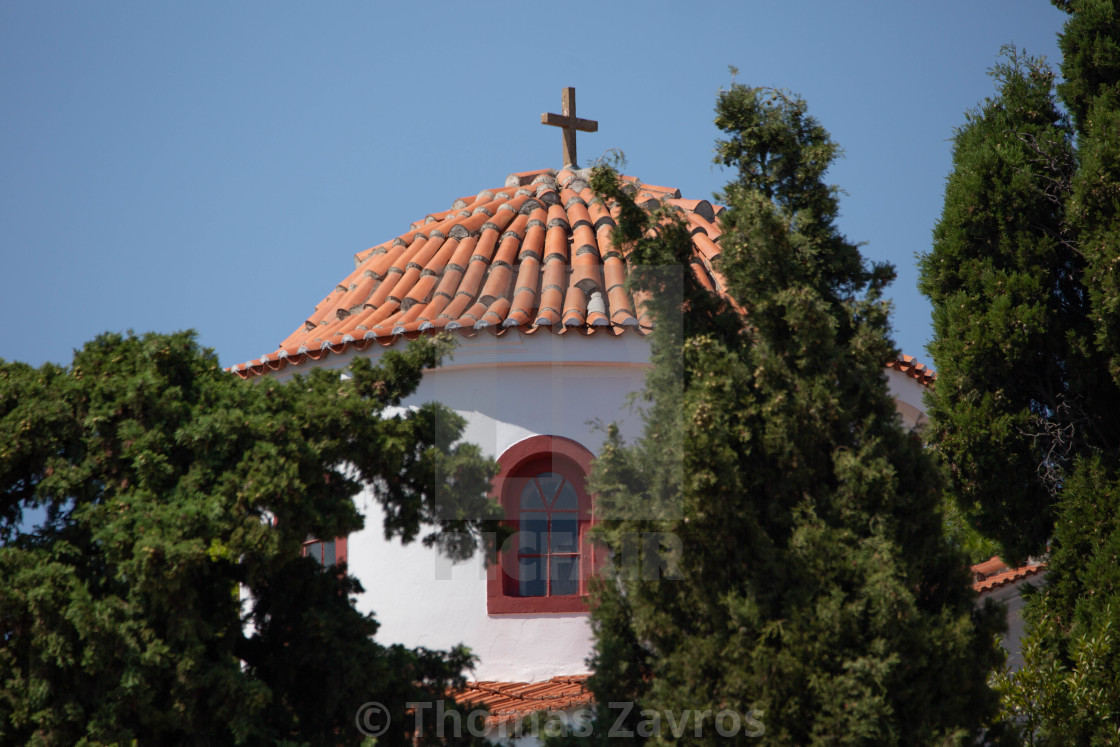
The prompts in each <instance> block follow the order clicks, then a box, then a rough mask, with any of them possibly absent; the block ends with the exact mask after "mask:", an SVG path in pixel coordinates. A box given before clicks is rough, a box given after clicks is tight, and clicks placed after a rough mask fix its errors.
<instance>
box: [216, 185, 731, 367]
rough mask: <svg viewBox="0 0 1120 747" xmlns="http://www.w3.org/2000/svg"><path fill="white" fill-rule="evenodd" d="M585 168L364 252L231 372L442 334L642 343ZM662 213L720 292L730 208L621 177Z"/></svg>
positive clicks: (642, 328) (502, 191)
mask: <svg viewBox="0 0 1120 747" xmlns="http://www.w3.org/2000/svg"><path fill="white" fill-rule="evenodd" d="M589 179H590V171H589V170H587V169H582V170H581V169H570V168H566V169H562V170H561V171H559V172H557V171H554V170H552V169H542V170H539V171H528V172H523V173H518V174H511V175H510V176H508V177H507V178H506V180H505V186H503V187H500V188H497V189H485V190H482V191H481V192H479V193H478V194H477V195H473V196H470V197H464V198H461V199H458V200H456V201H455V202H454V204H453V205H452V206H451V207H450V208H449V209H447V210H443V211H441V212H436V213H431V214H429V215H427V216H425V217H424V218H423V219H421V220H419V221H416V222H414V223H412V225H411V226H409V228H408V230H407V231H405V232H404V233H402V234H400V235H399V236H396V237H395V238H392V239H389V240H388V241H385V242H383V243H381V244H378V245H377V246H374V247H372V248H370V249H367V250H365V251H362V252H359V253H358V254H356V255H354V264H355V268H354V270H353V272H350V273H349V274H348V275H347V276H346V277H345V278H344V279H342V280H341V281H340V282H339V283H338V285H337V286H335V288H334V289H333V290H332V291H331V292H330V293H328V294H327V295H326V297H325V298H324V299H323V300H322V301H321V302H319V304H318V305H317V306H316V307H315V311H314V313H313V314H311V315H310V316H309V317H308V318H307V319H306V320H305V321H304V322H303V323H302V324H300V325H299V327H298V328H297V329H296V330H295V331H294V332H292V334H290V335H289V336H288V337H287V339H285V340H284V341H283V342H282V343H281V344H280V346H279V348H278V349H277V350H276V351H274V352H272V353H269V354H268V355H265V356H263V357H261V358H260V359H258V360H255V361H249V362H247V363H244V364H241V365H239V366H233V367H232V369H231V370H233V371H234V372H236V373H237V374H238V375H240V376H242V377H245V378H248V377H251V376H255V375H260V374H264V373H267V372H269V371H276V370H279V369H281V368H285V367H287V366H290V365H299V364H301V363H303V362H305V361H307V360H321V359H322V358H324V357H325V356H327V355H330V354H341V353H345V352H347V351H349V350H351V349H357V350H365V349H367V348H368V347H369V346H371V345H374V344H378V345H384V346H389V345H393V344H394V343H397V342H399V341H400V340H402V338H403V339H412V338H414V337H416V336H418V335H422V334H428V333H436V332H444V331H446V332H452V331H453V332H457V333H458V334H460V335H464V336H473V335H478V334H495V335H501V334H505V333H506V332H508V331H509V330H511V329H516V330H518V331H520V332H522V333H527V334H537V333H541V332H542V331H544V332H546V333H549V334H557V335H562V334H575V335H592V334H605V335H624V334H636V335H644V334H646V333H647V332H648V330H649V328H650V324H651V321H650V319H649V318H648V316H647V315H646V313H645V312H644V310H643V307H642V304H641V299H640V298H638V299H635V298H633V297H631V295H630V294H629V293H627V291H626V288H625V280H626V276H627V265H626V253H625V252H624V251H622V250H620V249H619V248H618V247H616V246H614V244H613V243H612V241H611V231H612V229H613V228H614V226H615V218H616V217H617V214H618V207H617V205H608V204H604V202H603V200H602V199H601V198H600V197H598V196H597V195H596V194H595V193H594V192H593V191H592V190H591V187H590V186H589V185H588V181H589ZM622 179H623V181H624V188H625V189H628V190H633V192H632V194H633V195H634V197H635V199H636V201H637V202H638V204H639V205H641V206H642V207H644V208H646V209H649V210H652V209H654V208H656V207H662V206H667V207H669V208H670V209H671V210H673V211H675V212H677V213H679V215H680V217H681V218H682V219H683V220H684V221H685V222H686V223H687V225H688V226H689V227H690V229H691V231H692V241H693V255H692V259H691V262H690V264H691V270H692V272H693V273H694V274H695V275H696V277H697V278H698V279H699V281H700V282H701V283H702V284H703V285H704V286H705V287H707V288H709V289H711V290H713V291H716V292H718V291H720V290H721V289H722V288H723V287H724V286H725V283H724V282H723V280H722V277H721V276H720V274H719V273H718V271H717V270H715V269H714V268H713V266H712V263H713V260H714V259H715V257H717V256H718V255H719V252H720V249H719V244H718V242H719V237H720V229H719V226H718V220H717V216H718V215H719V213H720V212H722V210H723V208H721V207H718V206H713V205H712V204H711V203H710V202H708V201H707V200H686V199H682V198H681V194H680V191H679V190H676V189H672V188H669V187H657V186H652V185H649V184H644V183H642V182H641V181H640V180H638V179H636V178H634V177H630V176H623V177H622Z"/></svg>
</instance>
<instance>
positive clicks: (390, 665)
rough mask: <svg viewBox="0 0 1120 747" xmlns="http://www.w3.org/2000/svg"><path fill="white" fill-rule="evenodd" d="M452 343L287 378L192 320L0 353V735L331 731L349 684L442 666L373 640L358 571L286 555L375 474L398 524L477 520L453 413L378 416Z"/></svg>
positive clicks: (404, 682) (356, 519)
mask: <svg viewBox="0 0 1120 747" xmlns="http://www.w3.org/2000/svg"><path fill="white" fill-rule="evenodd" d="M448 349H449V346H448V343H447V342H446V341H444V340H430V339H429V340H424V341H421V342H419V344H415V345H413V346H411V347H410V348H408V349H406V350H404V351H400V352H389V353H388V354H386V355H385V356H384V357H383V358H382V360H381V362H380V363H379V365H378V366H371V365H370V364H369V363H368V362H367V361H364V360H357V361H355V363H354V364H353V365H352V367H351V369H350V371H349V373H348V376H347V377H345V378H342V379H340V377H339V375H338V373H337V372H329V371H323V370H315V371H312V372H311V373H310V375H308V376H306V377H301V376H296V377H293V379H292V380H291V381H289V382H288V383H285V384H279V383H277V382H275V381H272V380H265V381H259V382H247V381H242V380H240V379H238V378H237V377H235V376H233V375H232V374H229V373H226V372H224V371H222V370H221V369H220V368H219V366H218V364H217V360H216V359H215V358H214V356H213V354H212V353H210V352H209V351H206V350H201V349H199V348H198V347H197V345H196V344H195V342H194V340H193V336H192V335H191V334H189V333H180V334H175V335H155V334H151V335H145V336H143V337H135V336H131V335H130V336H127V337H122V336H120V335H105V336H102V337H100V338H98V339H97V340H94V341H93V342H91V343H89V344H88V345H86V346H85V347H84V348H83V349H82V350H80V351H78V352H77V353H76V354H75V357H74V362H73V364H72V365H71V366H70V367H69V368H68V369H63V368H59V367H56V366H51V365H47V366H44V367H43V368H42V369H32V368H30V367H27V366H24V365H22V364H18V363H11V364H10V363H0V442H2V443H4V444H5V446H4V451H3V459H0V500H2V501H3V502H2V503H0V537H2V539H3V545H2V546H0V568H2V569H3V571H2V572H3V578H4V579H5V583H4V586H3V587H2V588H0V633H2V635H0V741H4V742H25V741H34V740H40V741H54V742H64V743H75V742H78V741H81V740H83V739H85V740H88V741H89V742H90V743H118V742H128V741H130V740H138V741H139V742H141V743H170V742H180V741H188V740H195V741H209V742H215V743H247V742H252V743H256V742H260V741H269V740H277V739H297V740H301V741H305V742H306V741H310V742H312V743H331V744H333V743H335V742H336V741H337V739H338V735H339V734H340V733H351V732H350V731H349V727H350V725H351V723H352V722H351V719H352V718H353V714H354V712H355V711H356V709H357V707H358V706H359V705H360V704H361V703H362V702H365V701H366V700H369V699H370V698H374V699H381V700H384V701H385V702H391V701H399V702H402V703H403V702H405V701H406V700H409V699H419V698H420V696H421V695H422V694H423V693H424V692H426V691H427V690H426V689H427V688H436V689H439V688H443V687H446V686H448V685H449V684H450V683H452V682H453V681H455V680H456V678H458V677H459V676H460V672H461V669H462V666H463V665H464V664H465V663H466V662H468V661H469V658H468V657H467V656H466V655H465V654H464V653H463V652H452V654H450V656H449V657H448V658H446V659H444V658H442V656H441V655H440V654H439V653H438V652H418V653H413V652H410V651H407V650H403V649H401V650H387V649H385V648H383V647H381V646H379V645H378V644H376V643H375V642H374V641H373V640H372V639H371V636H372V635H373V633H374V632H375V631H376V628H377V624H376V622H375V621H374V620H373V618H372V617H369V616H365V615H361V614H359V613H358V612H357V611H356V610H355V609H354V607H353V604H352V599H351V598H352V595H353V594H356V593H358V592H359V591H360V587H359V586H358V584H357V582H356V581H354V580H353V579H351V578H349V577H347V576H345V575H342V574H340V573H339V572H338V569H333V568H327V569H324V568H322V567H321V566H319V565H317V564H316V563H314V562H312V561H311V560H309V559H307V558H301V557H300V548H301V545H302V543H303V541H304V539H305V538H306V537H307V536H308V535H309V534H313V535H316V536H320V537H326V538H331V537H335V536H340V535H345V534H348V533H351V532H354V531H356V530H357V529H359V528H360V527H361V526H362V517H361V516H360V514H359V513H358V511H357V509H356V508H355V506H354V502H353V497H354V495H356V494H357V492H358V491H359V490H360V489H362V486H363V485H364V484H370V483H373V484H374V485H377V486H380V487H381V490H378V491H377V497H378V499H379V501H380V502H381V503H382V505H383V506H384V508H385V510H386V512H387V514H389V515H390V516H391V520H390V521H389V522H388V525H389V526H390V527H391V531H392V532H393V533H394V534H397V535H399V536H401V537H402V538H403V539H405V540H406V541H408V540H410V539H412V538H414V537H416V536H417V534H418V533H419V531H420V527H421V525H424V524H435V525H437V527H446V526H448V525H451V524H453V525H454V527H455V529H456V530H457V531H458V532H459V536H460V537H468V538H469V537H471V536H477V535H478V533H479V532H480V531H481V530H482V529H483V528H484V522H483V521H482V520H481V519H479V518H477V517H484V516H485V515H486V514H485V509H486V508H488V502H487V499H486V497H485V496H486V489H487V486H488V481H489V478H490V476H491V475H492V474H493V471H494V467H493V465H492V464H491V463H490V462H488V461H487V460H485V459H483V458H481V456H480V454H479V452H478V450H477V449H476V448H474V447H471V446H468V445H461V444H457V443H456V442H457V441H458V439H459V436H460V434H461V432H462V428H463V421H462V420H461V419H460V418H458V416H456V415H454V413H451V412H448V411H446V410H443V409H441V408H439V407H437V406H426V407H423V408H420V409H418V410H416V411H400V412H398V413H397V414H394V415H391V416H389V415H386V414H384V409H385V408H386V407H390V406H394V405H398V404H399V403H400V402H401V401H402V400H403V398H405V397H406V396H408V395H409V394H410V393H411V392H412V391H413V389H414V388H415V387H416V385H417V383H418V382H419V380H420V378H421V376H422V373H423V370H424V369H425V368H428V367H431V366H434V365H438V363H439V361H440V359H441V357H442V356H443V355H444V354H446V352H447V351H448ZM437 499H438V500H437ZM37 506H43V507H45V508H46V509H47V520H46V522H45V523H44V524H43V525H41V526H40V527H38V528H34V529H29V528H28V527H26V526H25V525H23V524H22V523H21V516H22V515H23V512H24V511H25V510H27V509H30V508H34V507H37ZM444 507H450V508H447V510H446V511H443V509H444ZM456 511H457V512H458V513H455V512H456ZM472 512H473V513H472ZM468 517H469V518H468ZM472 533H473V535H472ZM473 548H474V545H473V544H472V543H471V542H469V541H464V542H460V543H459V544H458V545H457V546H455V547H453V548H447V549H448V550H449V551H454V553H455V554H456V555H457V556H460V557H461V556H463V555H464V554H467V553H469V552H470V551H471V550H473ZM247 626H248V627H247ZM308 683H315V686H314V687H310V688H309V687H308ZM441 692H442V691H441ZM398 723H400V724H406V723H409V722H408V721H407V720H405V719H400V720H399V721H398ZM344 729H345V730H347V731H345V732H342V731H340V730H344ZM387 738H388V739H390V740H392V739H394V738H399V739H404V738H405V737H404V734H403V732H401V733H400V734H391V735H388V736H387Z"/></svg>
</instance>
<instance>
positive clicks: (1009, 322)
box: [922, 0, 1120, 744]
mask: <svg viewBox="0 0 1120 747" xmlns="http://www.w3.org/2000/svg"><path fill="white" fill-rule="evenodd" d="M1055 4H1056V5H1058V7H1060V8H1062V9H1063V10H1065V11H1066V12H1068V13H1069V14H1070V17H1069V20H1068V21H1067V23H1066V25H1065V28H1064V30H1063V32H1062V34H1061V36H1060V46H1061V49H1062V52H1063V60H1062V73H1063V78H1064V80H1063V81H1062V83H1061V84H1060V85H1059V86H1058V94H1059V98H1060V100H1061V103H1062V104H1064V106H1065V110H1066V111H1067V112H1068V114H1069V121H1068V122H1067V121H1066V120H1065V119H1064V118H1063V116H1062V113H1061V110H1060V109H1059V107H1058V103H1057V100H1055V98H1054V95H1053V92H1052V90H1051V86H1052V78H1053V76H1052V75H1051V73H1050V71H1049V69H1048V68H1046V66H1045V65H1044V64H1042V63H1040V62H1038V61H1036V60H1032V59H1030V58H1027V57H1023V56H1020V55H1018V54H1016V53H1015V52H1013V51H1012V52H1011V53H1010V54H1009V55H1008V57H1007V60H1006V61H1005V62H1003V63H1001V64H1000V65H998V66H997V67H996V69H995V71H996V77H997V80H998V81H999V91H998V93H997V96H996V97H995V98H993V99H991V100H988V101H986V102H985V103H984V104H983V105H982V107H981V108H980V110H979V112H977V113H975V114H972V115H970V117H969V121H968V122H967V124H966V125H965V126H964V127H962V128H961V130H960V131H959V132H958V133H957V136H956V150H955V154H954V172H953V174H952V175H951V177H950V179H949V184H948V187H947V189H946V197H945V209H944V213H943V215H942V220H941V223H940V224H939V226H938V228H937V231H936V232H935V241H934V246H933V250H932V251H931V252H930V253H929V254H928V255H926V256H925V257H924V258H923V264H922V269H923V275H922V289H923V291H924V292H926V293H927V295H929V296H930V298H931V300H932V301H933V305H934V326H935V334H936V339H935V341H934V343H933V345H932V346H931V350H932V352H933V353H934V363H935V365H936V367H937V368H938V372H939V378H938V383H937V387H936V391H935V393H934V397H933V400H932V407H931V426H932V428H931V431H930V432H931V434H932V436H933V442H934V447H935V448H936V449H937V450H938V452H939V453H940V454H941V455H942V456H943V457H944V458H945V461H946V464H947V465H948V467H949V469H950V475H951V477H952V483H953V487H954V488H955V489H956V491H957V495H958V496H959V497H960V498H961V499H962V500H963V501H965V502H967V503H968V505H969V506H970V507H971V508H972V509H973V517H974V518H975V519H976V521H977V524H978V525H979V527H980V528H981V529H982V530H984V531H986V532H988V533H990V534H991V535H992V536H994V537H996V538H997V539H999V540H1000V541H1001V542H1002V543H1003V544H1004V546H1005V548H1006V549H1007V550H1008V551H1009V555H1010V556H1011V557H1014V558H1018V557H1022V556H1023V555H1025V554H1027V553H1041V552H1044V551H1045V550H1046V549H1047V541H1048V540H1049V541H1050V542H1049V549H1050V555H1049V564H1048V571H1047V578H1046V584H1045V586H1044V587H1043V589H1042V590H1041V593H1038V594H1035V595H1033V596H1032V601H1031V603H1030V605H1028V609H1027V617H1028V621H1029V633H1028V635H1027V637H1026V640H1025V642H1024V660H1025V662H1026V664H1025V666H1024V667H1023V669H1022V670H1020V672H1018V673H1017V674H1016V675H1014V676H1004V677H1002V678H1001V680H1000V690H1001V691H1002V692H1003V694H1004V703H1005V707H1006V710H1007V712H1006V716H1007V718H1008V719H1009V720H1014V721H1017V722H1018V723H1019V724H1020V725H1022V726H1024V727H1025V728H1024V740H1025V741H1027V742H1029V743H1031V744H1115V743H1116V742H1117V741H1118V740H1120V644H1118V643H1117V640H1116V632H1115V631H1116V630H1117V625H1118V624H1120V564H1118V563H1117V557H1118V555H1117V554H1118V553H1120V281H1118V275H1117V273H1118V271H1120V268H1118V267H1117V264H1118V263H1120V248H1118V247H1120V229H1118V226H1117V217H1118V213H1120V137H1118V136H1117V133H1118V132H1120V95H1118V94H1120V14H1118V12H1117V8H1116V7H1115V5H1114V3H1113V2H1111V0H1071V1H1070V2H1056V3H1055Z"/></svg>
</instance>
